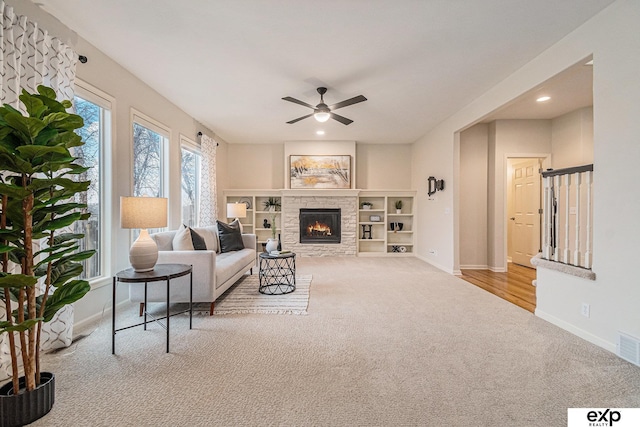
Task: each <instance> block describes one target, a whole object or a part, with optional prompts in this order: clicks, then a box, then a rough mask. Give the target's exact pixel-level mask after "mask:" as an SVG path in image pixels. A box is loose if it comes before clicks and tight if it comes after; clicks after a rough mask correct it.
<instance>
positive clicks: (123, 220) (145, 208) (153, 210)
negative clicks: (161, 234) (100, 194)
mask: <svg viewBox="0 0 640 427" xmlns="http://www.w3.org/2000/svg"><path fill="white" fill-rule="evenodd" d="M166 226H167V199H166V198H165V197H120V227H122V228H162V227H166Z"/></svg>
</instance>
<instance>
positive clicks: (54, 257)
mask: <svg viewBox="0 0 640 427" xmlns="http://www.w3.org/2000/svg"><path fill="white" fill-rule="evenodd" d="M75 249H76V248H73V247H71V248H66V249H62V250H59V251H57V252H55V253H53V254H51V255H49V256H48V257H46V258H45V259H43V260H40V261H38V263H37V264H36V265H35V267H36V268H37V267H40V266H41V265H45V264H48V263H49V262H52V261H56V260H59V259H60V258H62V257H63V256H64V255H65V254H68V253H71V252H73V251H74V250H75Z"/></svg>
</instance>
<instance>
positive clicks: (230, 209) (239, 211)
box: [227, 203, 247, 218]
mask: <svg viewBox="0 0 640 427" xmlns="http://www.w3.org/2000/svg"><path fill="white" fill-rule="evenodd" d="M246 217H247V205H245V204H244V203H227V218H246Z"/></svg>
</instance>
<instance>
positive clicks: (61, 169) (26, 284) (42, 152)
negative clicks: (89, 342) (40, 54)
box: [0, 86, 95, 426]
mask: <svg viewBox="0 0 640 427" xmlns="http://www.w3.org/2000/svg"><path fill="white" fill-rule="evenodd" d="M55 98H56V95H55V92H54V91H53V90H52V89H50V88H48V87H45V86H39V87H38V93H37V94H29V93H27V92H26V91H24V90H23V91H22V95H20V101H21V102H22V104H23V105H24V109H25V111H26V115H23V114H22V113H21V112H20V111H18V110H16V109H15V108H13V107H11V106H9V105H4V106H3V107H1V108H0V208H1V211H0V264H1V266H2V271H1V272H0V288H3V289H0V300H1V301H2V303H3V304H4V306H5V308H6V313H7V318H6V319H1V321H0V333H4V332H7V335H8V338H9V351H10V354H11V366H12V380H11V381H10V382H9V383H7V384H5V385H4V386H3V387H2V388H0V410H1V411H0V414H1V418H2V425H3V426H5V425H23V424H27V423H30V422H33V421H35V420H36V419H38V418H40V417H42V416H44V415H45V414H46V413H47V412H49V410H50V409H51V406H53V401H54V387H55V378H54V376H53V374H51V373H48V372H43V371H41V366H40V337H41V331H42V324H43V322H48V321H50V320H51V319H52V318H53V316H54V315H55V314H56V312H58V310H60V309H61V308H63V307H64V306H65V305H67V304H71V303H73V302H75V301H77V300H78V299H80V298H82V297H83V296H84V295H85V294H86V293H87V292H89V290H90V286H89V283H88V282H87V281H86V280H78V279H76V278H77V277H78V275H80V274H81V273H82V271H83V267H82V264H81V263H80V261H83V260H86V259H88V258H90V257H91V256H92V255H93V254H94V252H95V251H93V250H89V251H79V250H78V249H79V243H78V242H79V240H80V239H81V238H82V237H84V235H83V234H78V233H73V232H69V227H70V226H73V225H74V224H75V223H76V222H77V221H82V220H86V219H88V218H89V216H90V214H89V213H87V212H84V210H86V207H87V206H86V204H84V203H78V202H77V200H76V198H77V196H78V195H79V194H80V193H82V192H85V191H86V190H87V188H88V187H89V184H90V181H81V180H79V179H78V180H74V179H73V178H74V177H81V176H82V174H83V173H84V172H86V171H87V168H85V167H83V166H81V165H79V164H77V163H75V161H76V160H77V158H75V157H73V155H72V154H71V153H70V149H71V148H72V147H79V146H81V145H83V144H84V143H83V142H82V139H81V138H80V136H79V135H77V134H76V133H75V132H74V130H75V129H78V128H80V127H82V126H83V120H82V117H80V116H78V115H76V114H71V113H67V111H66V109H67V108H70V107H71V102H70V101H68V100H64V101H62V102H58V101H56V99H55ZM19 361H21V362H22V367H23V370H24V376H23V377H19V373H20V371H19Z"/></svg>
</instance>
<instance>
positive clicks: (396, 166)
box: [356, 144, 411, 190]
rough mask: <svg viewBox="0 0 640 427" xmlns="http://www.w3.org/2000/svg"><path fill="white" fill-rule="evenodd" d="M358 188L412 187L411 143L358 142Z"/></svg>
mask: <svg viewBox="0 0 640 427" xmlns="http://www.w3.org/2000/svg"><path fill="white" fill-rule="evenodd" d="M356 158H357V159H358V173H357V176H356V188H366V189H370V190H408V189H410V188H411V144H356Z"/></svg>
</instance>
